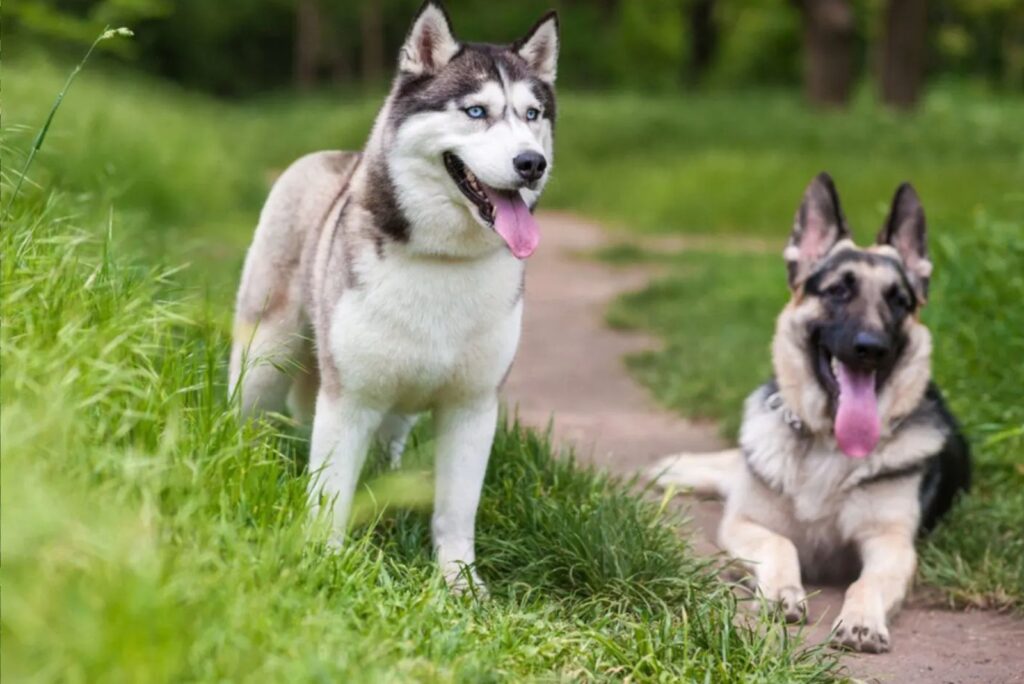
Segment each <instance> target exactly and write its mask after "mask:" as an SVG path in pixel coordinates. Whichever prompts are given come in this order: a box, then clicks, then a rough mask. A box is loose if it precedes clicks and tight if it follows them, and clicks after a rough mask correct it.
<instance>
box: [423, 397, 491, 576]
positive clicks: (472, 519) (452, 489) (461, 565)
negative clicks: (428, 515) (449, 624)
mask: <svg viewBox="0 0 1024 684" xmlns="http://www.w3.org/2000/svg"><path fill="white" fill-rule="evenodd" d="M435 416H436V422H437V432H438V436H437V458H436V470H437V472H436V475H435V477H436V484H435V487H436V488H435V491H434V518H433V521H432V528H433V533H434V548H435V549H436V552H437V562H438V564H439V565H440V566H441V572H442V573H443V574H444V578H445V580H447V582H448V584H449V585H450V586H451V587H452V589H454V590H456V591H464V590H466V589H470V588H471V589H473V590H475V591H478V592H479V591H481V590H485V587H484V585H483V582H482V581H481V580H480V578H479V576H477V574H476V570H474V569H473V564H474V563H475V562H476V549H475V544H476V510H477V507H478V506H479V505H480V494H481V490H482V489H483V485H484V475H485V474H486V472H487V461H488V459H489V458H490V455H491V445H492V444H493V442H494V431H495V429H496V427H497V423H498V398H497V397H496V396H489V397H486V398H484V399H482V400H479V401H477V402H474V403H472V404H469V405H458V406H442V407H440V408H438V409H437V412H436V414H435ZM471 585H472V586H471Z"/></svg>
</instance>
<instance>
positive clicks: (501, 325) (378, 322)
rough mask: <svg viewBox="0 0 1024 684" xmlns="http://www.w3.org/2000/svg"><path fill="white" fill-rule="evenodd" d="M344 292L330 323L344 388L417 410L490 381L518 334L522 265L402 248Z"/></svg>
mask: <svg viewBox="0 0 1024 684" xmlns="http://www.w3.org/2000/svg"><path fill="white" fill-rule="evenodd" d="M367 276H368V277H367V282H366V284H365V286H364V287H362V288H360V289H358V290H351V291H347V292H345V293H344V294H343V295H342V297H341V298H340V299H339V301H338V302H337V304H336V305H335V311H334V316H333V317H332V319H333V320H332V324H331V326H330V332H329V340H328V341H327V344H328V345H329V346H330V351H331V357H332V359H333V361H334V363H335V365H336V367H337V369H338V372H339V376H340V381H341V383H342V386H343V387H344V388H345V390H346V391H347V392H351V393H355V394H358V395H359V396H360V397H361V398H362V399H363V400H365V401H371V402H372V403H374V404H377V405H380V406H381V407H382V408H388V409H390V408H397V409H400V410H403V411H420V410H424V409H426V408H429V407H430V406H431V405H432V404H434V403H435V402H437V401H439V400H441V399H448V398H458V397H459V396H467V397H469V396H473V395H475V394H479V393H482V392H488V391H493V390H494V389H495V388H496V387H497V385H498V384H499V383H500V382H501V379H502V377H503V376H504V374H505V372H506V370H507V369H508V367H509V365H510V364H511V363H512V358H513V356H514V354H515V349H516V346H517V344H518V341H519V329H520V322H521V319H522V303H521V301H520V289H521V283H522V277H523V265H522V264H521V263H520V262H518V261H517V260H515V259H514V258H512V257H511V256H509V255H507V254H505V253H497V252H496V253H495V254H494V255H493V256H492V257H489V258H486V259H479V260H476V259H475V260H466V261H455V260H436V259H424V258H406V257H397V258H394V259H389V260H387V261H384V262H382V263H380V264H379V265H378V266H377V267H376V268H375V269H374V270H373V271H372V272H371V273H368V274H367Z"/></svg>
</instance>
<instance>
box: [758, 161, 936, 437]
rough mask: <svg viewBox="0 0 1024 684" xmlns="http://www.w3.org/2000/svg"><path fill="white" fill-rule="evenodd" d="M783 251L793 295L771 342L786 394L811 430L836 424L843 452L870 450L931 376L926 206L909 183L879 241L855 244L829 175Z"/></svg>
mask: <svg viewBox="0 0 1024 684" xmlns="http://www.w3.org/2000/svg"><path fill="white" fill-rule="evenodd" d="M785 258H786V264H787V267H788V271H789V286H790V289H791V291H792V299H791V301H790V303H789V304H788V305H787V307H786V308H785V309H784V310H783V312H782V314H781V316H780V317H779V320H778V324H777V327H776V333H775V339H774V341H773V348H772V356H773V361H774V365H775V373H776V378H777V380H778V382H779V388H780V391H781V392H782V395H783V398H784V399H785V401H786V403H787V404H788V405H789V406H790V407H791V409H793V410H795V411H796V412H797V414H798V415H800V417H801V418H802V419H804V420H805V422H806V423H807V424H808V426H809V427H810V428H811V429H812V430H815V431H822V430H827V429H829V428H831V429H832V430H833V431H834V434H835V438H836V442H837V444H838V446H839V447H840V449H842V451H843V452H844V453H846V454H847V455H849V456H852V457H864V456H867V455H868V454H870V453H871V452H872V451H873V450H874V448H875V446H876V445H877V443H878V440H879V439H880V437H881V435H882V434H883V433H885V432H886V431H888V430H889V429H890V428H891V424H892V422H893V421H895V420H898V419H900V418H902V417H904V416H906V415H907V414H909V413H910V412H911V411H912V410H913V409H914V408H915V407H916V406H917V404H918V402H919V401H920V400H921V397H922V396H923V394H924V392H925V390H926V388H927V385H928V381H929V377H930V372H931V371H930V359H931V336H930V334H929V332H928V329H927V328H926V327H925V326H924V325H923V324H922V323H921V322H920V319H919V312H920V309H921V307H923V306H924V304H925V301H926V298H927V295H928V281H929V278H930V277H931V270H932V265H931V262H930V261H929V260H928V247H927V243H926V229H925V219H924V209H923V208H922V206H921V202H920V200H919V199H918V196H917V193H916V192H915V191H914V188H913V187H911V186H910V185H909V184H908V183H904V184H903V185H901V186H900V187H899V189H897V191H896V196H895V197H894V198H893V201H892V208H891V210H890V212H889V217H888V219H887V220H886V222H885V224H884V225H883V227H882V229H881V231H880V232H879V234H878V238H877V240H876V243H875V244H874V245H872V246H871V247H868V248H860V247H857V246H856V245H854V244H853V241H852V240H851V238H850V229H849V227H848V225H847V223H846V219H845V218H844V216H843V212H842V209H841V208H840V206H839V196H838V194H837V192H836V188H835V185H834V184H833V183H832V179H831V178H830V177H829V176H828V175H827V174H824V173H823V174H821V175H819V176H818V177H817V178H815V179H814V180H813V181H812V182H811V184H810V185H809V186H808V188H807V190H806V192H805V193H804V198H803V202H802V203H801V205H800V208H799V210H798V211H797V214H796V219H795V221H794V226H793V232H792V235H791V237H790V240H789V244H788V246H787V247H786V250H785Z"/></svg>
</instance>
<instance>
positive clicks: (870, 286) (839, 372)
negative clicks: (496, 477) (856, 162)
mask: <svg viewBox="0 0 1024 684" xmlns="http://www.w3.org/2000/svg"><path fill="white" fill-rule="evenodd" d="M784 255H785V259H786V265H787V269H788V282H789V288H790V291H791V294H792V296H791V299H790V301H789V303H788V304H787V306H786V307H785V309H783V311H782V313H781V314H780V315H779V318H778V321H777V325H776V330H775V337H774V340H773V342H772V361H773V366H774V371H775V377H774V379H773V380H771V381H770V382H768V383H766V384H765V385H763V386H761V387H760V388H758V389H757V390H756V391H755V392H754V393H753V394H752V395H750V397H749V398H748V399H747V401H746V405H745V413H744V420H743V425H742V428H741V431H740V448H739V449H738V450H734V451H728V452H722V453H719V454H712V455H700V454H695V455H677V456H670V457H668V458H667V459H663V460H662V461H661V462H660V463H658V464H657V465H656V466H655V467H654V468H653V469H651V474H652V475H653V476H655V477H657V478H658V481H659V483H660V484H677V485H682V486H686V487H692V488H694V489H696V490H698V491H706V492H713V493H717V494H719V495H723V496H725V497H726V506H725V513H724V516H723V519H722V523H721V527H720V529H719V543H720V544H721V545H722V546H723V548H725V549H726V550H727V551H728V552H729V554H730V555H731V556H733V557H735V558H737V559H740V560H741V561H743V562H744V564H745V565H747V566H748V567H749V569H750V571H751V573H752V575H753V579H754V581H755V583H756V586H757V590H758V591H759V593H760V594H761V595H763V596H764V597H765V598H766V599H767V600H768V601H770V602H774V603H778V604H780V605H781V607H782V610H783V611H784V613H785V615H786V617H787V618H788V619H790V620H794V621H795V620H800V619H802V618H803V617H804V615H805V611H806V607H805V600H806V594H805V592H804V589H803V582H804V581H805V580H806V581H818V582H821V581H837V580H849V579H852V578H856V580H855V581H854V582H853V583H852V584H851V585H850V586H849V589H848V590H847V592H846V599H845V601H844V603H843V608H842V611H841V612H840V615H839V617H838V619H837V620H836V622H835V626H834V631H833V641H834V642H835V643H836V644H838V645H841V646H843V647H847V648H852V649H856V650H860V651H868V652H884V651H888V650H889V645H890V641H889V632H888V627H887V620H888V618H889V617H890V616H891V615H892V614H893V613H894V611H895V610H896V609H897V608H898V606H899V604H900V602H901V601H902V599H903V598H904V595H905V594H906V591H907V589H908V587H909V585H910V583H911V582H912V580H913V576H914V571H915V568H916V562H917V561H916V554H915V551H914V540H915V538H916V537H917V536H918V534H919V533H921V532H924V531H927V530H930V529H931V528H932V527H933V526H934V525H935V524H936V522H937V521H938V520H939V518H940V517H941V516H942V515H943V514H945V513H946V512H947V511H948V510H949V509H950V507H951V506H952V505H953V503H954V501H955V499H956V497H957V495H958V494H960V493H961V492H965V491H967V489H968V487H969V484H970V456H969V451H968V445H967V442H966V440H965V439H964V437H963V436H962V435H961V433H960V430H959V428H958V426H957V423H956V420H955V419H954V418H953V416H952V415H951V414H950V412H949V411H948V409H947V408H946V406H945V403H944V402H943V399H942V395H941V394H940V392H939V390H938V388H937V387H936V386H935V384H934V383H933V382H931V351H932V343H931V334H930V333H929V331H928V328H927V327H925V325H924V324H923V323H922V322H921V319H920V312H921V309H922V308H923V307H924V305H925V303H926V302H927V299H928V283H929V280H930V278H931V272H932V264H931V261H930V260H929V258H928V248H927V241H926V226H925V217H924V209H923V207H922V206H921V202H920V200H919V199H918V196H917V193H916V192H915V191H914V189H913V187H911V186H910V185H909V184H906V183H905V184H903V185H901V186H900V187H899V189H898V190H897V191H896V195H895V197H894V199H893V202H892V208H891V210H890V212H889V216H888V219H887V220H886V222H885V224H884V225H883V227H882V229H881V231H880V232H879V234H878V238H877V240H876V243H875V244H874V245H872V246H870V247H867V248H860V247H857V246H856V245H855V244H854V243H853V241H852V240H851V235H850V229H849V226H848V225H847V222H846V219H845V217H844V216H843V212H842V209H841V208H840V204H839V196H838V194H837V192H836V188H835V185H834V184H833V182H832V179H831V178H830V177H829V176H828V175H827V174H821V175H819V176H818V177H817V178H815V179H814V180H813V181H812V182H811V184H810V186H808V188H807V190H806V192H805V194H804V197H803V202H802V203H801V204H800V208H799V210H798V211H797V214H796V219H795V221H794V226H793V232H792V235H791V237H790V240H789V244H788V245H787V247H786V249H785V252H784Z"/></svg>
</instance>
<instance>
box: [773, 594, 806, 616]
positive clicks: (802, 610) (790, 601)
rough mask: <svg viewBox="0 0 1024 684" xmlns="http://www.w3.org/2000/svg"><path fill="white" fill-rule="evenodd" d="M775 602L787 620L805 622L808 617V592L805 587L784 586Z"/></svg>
mask: <svg viewBox="0 0 1024 684" xmlns="http://www.w3.org/2000/svg"><path fill="white" fill-rule="evenodd" d="M775 602H776V605H778V607H779V609H780V610H781V611H782V614H783V615H784V616H785V618H786V622H791V623H792V622H803V621H804V620H806V619H807V594H806V593H805V592H804V590H803V587H782V589H779V592H778V597H777V598H776V599H775Z"/></svg>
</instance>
